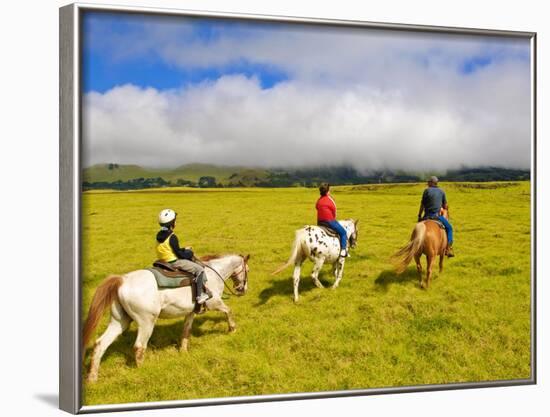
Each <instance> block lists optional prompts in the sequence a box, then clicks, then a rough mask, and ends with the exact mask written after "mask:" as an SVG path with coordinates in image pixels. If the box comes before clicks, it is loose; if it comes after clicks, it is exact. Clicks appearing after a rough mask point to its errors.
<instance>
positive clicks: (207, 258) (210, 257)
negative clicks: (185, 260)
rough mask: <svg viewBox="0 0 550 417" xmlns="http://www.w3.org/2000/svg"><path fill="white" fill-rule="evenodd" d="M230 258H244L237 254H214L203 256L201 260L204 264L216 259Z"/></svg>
mask: <svg viewBox="0 0 550 417" xmlns="http://www.w3.org/2000/svg"><path fill="white" fill-rule="evenodd" d="M228 256H242V255H238V254H236V253H214V254H208V255H203V256H201V257H200V258H199V259H200V260H201V261H203V262H208V261H213V260H215V259H220V258H225V257H228Z"/></svg>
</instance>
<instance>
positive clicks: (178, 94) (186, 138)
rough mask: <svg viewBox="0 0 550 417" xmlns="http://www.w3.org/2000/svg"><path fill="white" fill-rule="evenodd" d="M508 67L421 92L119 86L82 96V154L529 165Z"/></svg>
mask: <svg viewBox="0 0 550 417" xmlns="http://www.w3.org/2000/svg"><path fill="white" fill-rule="evenodd" d="M513 74H514V71H512V69H510V70H504V71H499V72H497V73H495V72H492V73H488V74H484V73H480V74H478V75H476V78H477V79H476V80H475V81H474V82H469V83H468V85H467V86H465V85H462V83H461V82H458V81H457V82H456V83H455V85H453V88H447V89H446V90H445V94H442V93H441V92H440V91H439V90H438V89H437V88H436V89H434V91H432V92H429V91H428V92H427V95H426V96H433V97H432V98H430V99H428V98H426V96H424V97H418V99H417V100H415V97H414V96H411V95H409V94H407V92H406V91H402V90H398V89H396V90H392V89H387V90H382V89H375V88H371V87H366V86H364V85H353V86H349V87H348V88H346V89H341V88H332V87H326V88H323V87H322V86H319V85H317V86H315V85H312V84H308V83H301V82H300V81H289V82H285V83H280V84H278V85H276V86H275V87H273V88H271V89H265V90H264V89H262V88H261V86H260V84H259V82H258V80H256V79H253V78H246V77H244V76H225V77H222V78H220V79H218V80H217V81H215V82H205V83H202V84H199V85H195V86H191V87H188V88H186V89H182V90H172V91H157V90H155V89H152V88H148V89H142V88H139V87H135V86H131V85H126V86H123V87H116V88H114V89H112V90H110V91H108V92H106V93H104V94H99V93H89V94H88V95H86V97H85V101H84V143H85V145H86V146H85V163H86V164H87V165H90V164H93V163H99V162H118V163H137V164H142V165H148V166H176V165H179V164H184V163H189V162H209V163H216V164H224V165H251V166H287V165H298V166H300V165H318V164H339V163H349V164H352V165H353V166H355V167H357V168H359V169H377V168H384V167H385V168H393V169H414V170H418V169H445V168H456V167H459V166H461V165H463V164H467V165H471V166H475V165H495V166H509V167H523V168H525V167H528V166H529V128H530V125H529V111H528V108H529V92H528V89H527V91H525V87H526V86H525V83H524V82H521V81H520V80H517V79H516V78H515V77H514V75H513ZM428 84H429V83H425V84H424V85H425V86H427V85H428ZM527 87H528V86H527ZM426 88H429V87H426ZM461 98H462V99H461Z"/></svg>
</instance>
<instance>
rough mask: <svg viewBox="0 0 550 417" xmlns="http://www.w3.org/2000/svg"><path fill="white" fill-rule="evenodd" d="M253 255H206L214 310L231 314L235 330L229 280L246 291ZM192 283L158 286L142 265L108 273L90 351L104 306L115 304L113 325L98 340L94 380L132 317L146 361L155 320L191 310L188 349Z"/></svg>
mask: <svg viewBox="0 0 550 417" xmlns="http://www.w3.org/2000/svg"><path fill="white" fill-rule="evenodd" d="M249 257H250V256H249V255H246V256H240V255H225V256H219V257H207V258H210V259H209V260H208V261H205V265H207V267H205V273H206V275H207V280H208V288H209V289H210V291H211V292H212V298H210V299H209V300H207V301H206V303H205V305H206V308H207V309H208V310H218V311H222V312H223V313H225V314H226V316H227V324H228V326H229V331H230V332H233V331H235V329H236V325H235V321H234V320H233V316H232V314H231V310H230V309H229V307H228V306H227V305H226V304H225V303H224V302H223V301H222V299H221V296H222V294H223V290H224V286H225V285H226V283H225V280H227V279H228V278H232V280H233V288H234V291H235V293H236V294H237V295H243V294H244V293H245V292H246V290H247V289H248V271H249V268H248V263H247V262H248V259H249ZM192 297H193V296H192V292H191V287H179V288H158V286H157V281H156V280H155V277H154V275H153V273H152V272H151V271H149V270H144V269H142V270H138V271H133V272H129V273H127V274H125V275H122V276H119V275H113V276H110V277H108V278H106V279H105V280H104V281H103V282H102V283H101V284H100V285H99V287H98V288H97V290H96V292H95V294H94V297H93V299H92V304H91V306H90V310H89V312H88V318H87V320H86V323H85V325H84V336H83V347H84V351H85V349H86V345H87V344H88V341H89V340H90V337H91V335H92V333H93V331H94V329H95V327H96V326H97V325H98V323H99V321H100V319H101V316H102V315H103V313H104V311H105V310H106V309H107V308H108V307H111V321H110V323H109V325H108V327H107V330H105V332H104V333H103V334H102V335H101V337H99V338H98V339H97V340H96V342H95V345H94V349H93V353H92V359H91V362H90V370H89V373H88V381H89V382H94V381H97V378H98V375H99V364H100V362H101V357H102V356H103V354H104V353H105V351H106V350H107V348H108V347H109V346H110V345H111V343H113V342H114V341H115V339H116V338H117V337H118V336H119V335H121V334H122V332H124V331H125V330H126V329H127V328H128V326H129V325H130V323H131V322H132V321H135V322H136V323H137V326H138V329H137V338H136V342H135V344H134V352H135V358H136V364H137V366H140V365H141V364H142V363H143V359H144V355H145V349H146V348H147V343H148V341H149V338H150V337H151V334H152V333H153V328H154V327H155V322H156V320H157V319H158V318H162V319H164V318H176V317H182V316H185V321H184V324H183V335H182V339H181V348H180V349H181V351H185V352H186V351H187V350H188V348H189V346H188V344H189V336H190V334H191V326H192V324H193V319H194V318H195V313H194V308H195V300H193V299H192Z"/></svg>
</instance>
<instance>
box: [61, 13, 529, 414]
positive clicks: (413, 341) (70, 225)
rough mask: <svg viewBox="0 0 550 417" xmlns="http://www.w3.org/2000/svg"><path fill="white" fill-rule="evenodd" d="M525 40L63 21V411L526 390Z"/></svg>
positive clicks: (212, 19) (191, 19)
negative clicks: (513, 387) (501, 388)
mask: <svg viewBox="0 0 550 417" xmlns="http://www.w3.org/2000/svg"><path fill="white" fill-rule="evenodd" d="M535 59H536V34H535V33H532V32H513V31H500V30H499V31H496V30H483V29H466V28H448V27H431V26H412V25H402V24H385V23H371V22H359V21H340V20H322V19H311V18H301V17H300V18H297V17H275V16H259V15H243V14H229V13H214V12H196V11H180V10H169V9H153V8H137V7H116V6H103V5H102V6H99V5H88V4H86V5H83V4H72V5H68V6H65V7H62V8H61V9H60V60H61V61H60V224H61V230H60V254H61V255H60V271H61V272H60V273H61V276H60V407H61V408H62V409H64V410H66V411H69V412H72V413H84V412H99V411H117V410H133V409H143V408H160V407H180V406H181V407H184V406H191V405H193V406H196V405H211V404H223V403H239V402H263V401H272V400H282V399H284V400H289V399H306V398H323V397H335V396H351V395H369V394H382V393H396V392H413V391H427V390H442V389H457V388H470V387H492V386H505V385H522V384H533V383H535V381H536V367H535V347H536V343H535V341H536V340H535V333H534V329H535V325H534V324H535V314H534V313H535V302H536V300H535V285H536V280H535V265H536V259H535V248H536V236H535V224H536V211H535V207H536V204H535V199H536V195H535V189H536V187H535V185H536V166H535V154H536V131H535V120H536V106H535V103H536V100H535V92H536V91H535V87H536V77H535V75H536V74H535Z"/></svg>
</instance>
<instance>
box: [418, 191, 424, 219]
mask: <svg viewBox="0 0 550 417" xmlns="http://www.w3.org/2000/svg"><path fill="white" fill-rule="evenodd" d="M425 198H426V191H425V190H424V193H423V194H422V200H420V207H419V209H418V221H420V219H422V214H423V212H424V200H425Z"/></svg>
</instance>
